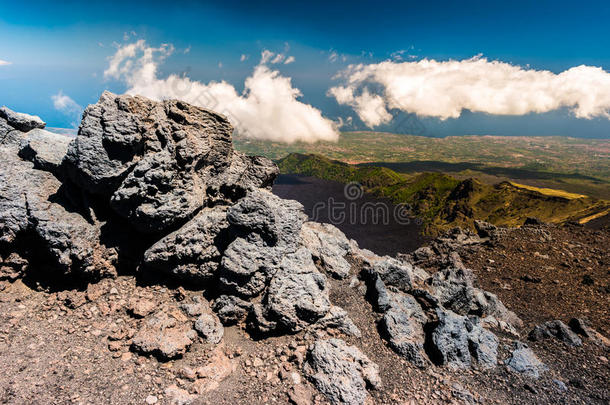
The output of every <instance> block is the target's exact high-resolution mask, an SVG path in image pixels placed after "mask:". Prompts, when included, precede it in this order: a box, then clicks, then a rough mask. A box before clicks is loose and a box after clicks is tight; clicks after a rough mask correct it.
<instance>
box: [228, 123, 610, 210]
mask: <svg viewBox="0 0 610 405" xmlns="http://www.w3.org/2000/svg"><path fill="white" fill-rule="evenodd" d="M234 142H235V147H236V149H238V150H241V151H242V152H245V153H247V154H260V155H264V156H267V157H269V158H271V159H274V160H277V159H281V158H283V157H285V156H286V155H288V154H289V153H293V152H296V153H303V154H312V153H314V154H320V155H323V156H326V157H328V158H330V159H336V160H340V161H343V162H347V163H353V164H362V165H372V166H376V167H381V166H383V167H387V168H389V169H392V170H393V171H394V172H397V173H406V174H412V173H421V172H440V173H445V174H448V175H450V176H452V177H454V178H455V179H458V180H465V179H468V178H477V179H478V180H480V181H481V182H483V183H486V184H489V185H493V184H497V183H500V182H502V181H511V182H515V183H519V184H523V185H528V186H533V187H539V188H551V189H561V190H566V191H568V192H570V193H576V194H585V195H588V196H591V197H595V198H602V199H606V200H608V199H610V141H608V140H607V139H582V138H580V139H577V138H567V137H503V136H459V137H447V138H430V137H424V136H412V135H400V134H391V133H380V132H344V133H342V134H341V137H340V138H339V141H338V142H337V143H333V142H318V143H315V144H306V143H299V142H297V143H293V144H285V143H277V142H268V141H255V140H250V139H244V138H239V137H237V138H236V139H235V140H234Z"/></svg>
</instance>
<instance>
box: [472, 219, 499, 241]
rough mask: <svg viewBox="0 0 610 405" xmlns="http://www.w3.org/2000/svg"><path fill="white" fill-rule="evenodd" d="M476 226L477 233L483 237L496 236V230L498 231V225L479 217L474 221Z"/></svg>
mask: <svg viewBox="0 0 610 405" xmlns="http://www.w3.org/2000/svg"><path fill="white" fill-rule="evenodd" d="M474 228H475V229H476V231H477V234H478V235H479V236H480V237H481V238H492V237H494V236H495V234H496V232H497V231H498V227H497V226H495V225H493V224H490V223H489V222H485V221H481V220H478V219H475V221H474Z"/></svg>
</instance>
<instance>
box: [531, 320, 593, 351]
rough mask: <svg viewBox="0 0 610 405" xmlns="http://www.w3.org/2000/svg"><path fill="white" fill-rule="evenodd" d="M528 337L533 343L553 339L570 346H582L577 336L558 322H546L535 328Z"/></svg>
mask: <svg viewBox="0 0 610 405" xmlns="http://www.w3.org/2000/svg"><path fill="white" fill-rule="evenodd" d="M528 337H529V339H530V340H533V341H539V340H543V339H547V338H555V339H558V340H561V341H562V342H564V343H566V344H567V345H570V346H582V340H581V339H580V338H579V337H578V335H576V333H574V332H572V330H570V328H568V326H567V325H566V324H565V323H563V322H561V321H559V320H555V321H548V322H545V323H543V324H541V325H537V326H535V327H534V329H533V330H532V331H531V332H530V334H529V336H528Z"/></svg>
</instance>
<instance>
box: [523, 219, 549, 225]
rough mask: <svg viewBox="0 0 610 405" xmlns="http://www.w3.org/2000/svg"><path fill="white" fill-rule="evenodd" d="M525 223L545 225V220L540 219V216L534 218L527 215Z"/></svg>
mask: <svg viewBox="0 0 610 405" xmlns="http://www.w3.org/2000/svg"><path fill="white" fill-rule="evenodd" d="M523 225H525V226H528V225H529V226H540V225H545V223H544V222H542V221H541V220H539V219H538V218H534V217H527V218H525V222H523Z"/></svg>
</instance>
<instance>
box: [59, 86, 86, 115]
mask: <svg viewBox="0 0 610 405" xmlns="http://www.w3.org/2000/svg"><path fill="white" fill-rule="evenodd" d="M51 99H52V100H53V107H55V109H56V110H59V111H63V112H66V113H73V112H75V111H78V112H80V111H82V110H83V108H82V107H81V106H80V105H79V104H78V103H77V102H76V101H74V100H72V98H71V97H70V96H68V95H67V94H64V93H63V91H62V90H59V92H58V93H57V94H55V95H53V96H51Z"/></svg>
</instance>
